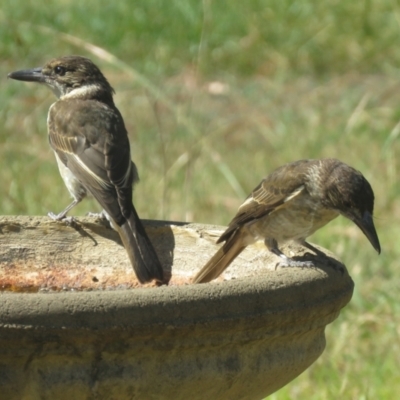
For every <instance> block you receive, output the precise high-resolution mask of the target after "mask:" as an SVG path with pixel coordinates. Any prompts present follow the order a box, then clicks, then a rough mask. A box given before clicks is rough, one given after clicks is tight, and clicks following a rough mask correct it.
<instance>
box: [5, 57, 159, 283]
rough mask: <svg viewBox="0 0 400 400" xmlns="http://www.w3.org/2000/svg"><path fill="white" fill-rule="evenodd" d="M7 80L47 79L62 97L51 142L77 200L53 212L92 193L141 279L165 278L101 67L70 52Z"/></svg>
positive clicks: (53, 112) (52, 115)
mask: <svg viewBox="0 0 400 400" xmlns="http://www.w3.org/2000/svg"><path fill="white" fill-rule="evenodd" d="M9 78H12V79H17V80H21V81H28V82H39V83H43V84H45V85H47V86H49V87H50V89H52V91H53V92H54V93H55V95H56V96H57V97H58V101H56V102H55V103H54V104H53V105H52V106H51V107H50V110H49V115H48V121H47V124H48V133H49V142H50V145H51V147H52V149H53V150H54V152H55V155H56V159H57V163H58V166H59V170H60V174H61V176H62V178H63V180H64V182H65V184H66V186H67V188H68V190H69V192H70V193H71V195H72V197H73V198H74V201H73V202H72V203H71V204H70V205H69V206H68V207H67V208H66V209H65V210H64V211H62V212H61V213H59V214H57V215H55V214H53V213H49V216H50V217H51V218H53V219H55V220H61V219H64V218H65V217H66V215H67V213H68V211H69V210H71V209H72V208H73V207H74V206H75V205H76V204H78V203H79V202H80V201H82V199H83V198H84V197H85V196H86V195H87V192H90V193H91V194H92V195H93V196H94V197H95V199H96V200H97V201H98V202H99V204H100V205H101V206H102V207H103V209H104V211H105V215H106V217H107V218H108V219H109V220H110V222H111V225H112V226H113V227H114V228H115V229H116V230H117V231H118V233H119V234H120V236H121V239H122V242H123V243H124V246H125V248H126V250H127V252H128V255H129V258H130V260H131V263H132V266H133V268H134V270H135V273H136V275H137V278H138V280H139V281H140V282H142V283H143V282H148V281H151V280H152V279H156V280H157V281H160V282H162V281H163V270H162V267H161V264H160V262H159V260H158V258H157V255H156V253H155V251H154V248H153V246H152V244H151V242H150V240H149V238H148V236H147V234H146V232H145V230H144V227H143V225H142V223H141V222H140V219H139V217H138V215H137V212H136V210H135V208H134V206H133V204H132V188H133V184H134V183H135V182H136V181H137V180H138V174H137V170H136V166H135V164H134V163H133V162H132V161H131V157H130V146H129V139H128V133H127V131H126V128H125V124H124V121H123V118H122V116H121V114H120V112H119V111H118V109H117V108H116V107H115V105H114V101H113V92H114V91H113V89H112V87H111V86H110V84H109V83H108V81H107V79H106V78H105V77H104V75H103V74H102V73H101V71H100V70H99V68H98V67H97V66H96V65H95V64H93V62H92V61H90V60H89V59H87V58H85V57H80V56H66V57H60V58H56V59H53V60H51V61H49V62H48V63H47V64H46V65H45V66H44V67H43V68H35V69H31V70H23V71H16V72H12V73H11V74H9Z"/></svg>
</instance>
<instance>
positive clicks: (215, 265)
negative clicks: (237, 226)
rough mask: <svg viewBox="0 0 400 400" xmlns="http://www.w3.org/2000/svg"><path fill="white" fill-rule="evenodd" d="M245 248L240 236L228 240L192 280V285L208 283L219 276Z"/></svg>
mask: <svg viewBox="0 0 400 400" xmlns="http://www.w3.org/2000/svg"><path fill="white" fill-rule="evenodd" d="M245 248H246V246H244V245H243V241H242V240H241V237H240V234H239V235H237V236H236V237H235V236H234V237H231V238H230V239H228V241H227V242H225V243H224V245H223V246H222V247H221V248H220V249H219V250H218V251H217V252H216V253H215V254H214V255H213V256H212V257H211V258H210V260H209V261H208V262H207V264H206V265H205V266H204V267H203V268H202V269H201V270H200V271H199V272H198V273H197V275H196V276H195V277H194V278H193V283H205V282H210V281H212V280H213V279H215V278H217V277H218V276H220V275H221V274H222V272H223V271H225V269H226V268H228V267H229V265H230V264H231V262H232V261H233V260H234V259H235V258H236V257H237V256H238V255H239V254H240V253H241V252H242V251H243V250H244V249H245Z"/></svg>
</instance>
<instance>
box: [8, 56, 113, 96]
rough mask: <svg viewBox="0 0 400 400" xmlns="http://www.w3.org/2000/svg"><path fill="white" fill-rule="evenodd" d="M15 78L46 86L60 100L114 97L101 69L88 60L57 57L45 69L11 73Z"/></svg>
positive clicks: (77, 57)
mask: <svg viewBox="0 0 400 400" xmlns="http://www.w3.org/2000/svg"><path fill="white" fill-rule="evenodd" d="M8 77H9V78H11V79H16V80H19V81H26V82H38V83H43V84H45V85H47V86H49V87H50V89H51V90H52V91H53V92H54V94H55V95H56V96H57V97H58V98H60V97H64V96H69V97H85V96H89V95H93V93H96V92H103V93H108V94H109V95H110V96H112V94H113V92H114V91H113V89H112V87H111V86H110V84H109V83H108V81H107V79H106V78H105V77H104V75H103V74H102V73H101V71H100V69H99V68H98V67H97V66H96V65H95V64H94V63H93V62H92V61H91V60H89V59H88V58H85V57H81V56H65V57H59V58H54V59H53V60H51V61H49V62H48V63H46V64H45V65H44V66H43V67H39V68H33V69H26V70H20V71H15V72H11V73H10V74H8Z"/></svg>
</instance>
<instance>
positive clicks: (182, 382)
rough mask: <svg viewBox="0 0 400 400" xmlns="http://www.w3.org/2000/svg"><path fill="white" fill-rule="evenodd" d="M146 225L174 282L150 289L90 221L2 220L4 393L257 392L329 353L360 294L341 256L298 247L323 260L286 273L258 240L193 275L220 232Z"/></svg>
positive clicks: (221, 395) (173, 395)
mask: <svg viewBox="0 0 400 400" xmlns="http://www.w3.org/2000/svg"><path fill="white" fill-rule="evenodd" d="M145 226H146V230H147V232H148V234H149V236H150V238H151V239H152V241H153V243H154V244H155V247H156V250H157V253H158V254H159V257H160V260H161V261H162V263H163V264H164V268H165V269H166V270H167V271H169V275H170V278H171V279H170V283H169V285H168V286H161V287H156V286H155V285H145V286H140V285H139V284H138V283H137V281H136V279H135V277H134V273H133V271H132V268H131V266H130V263H129V261H128V258H127V255H126V253H125V250H124V249H123V248H122V247H121V244H120V241H119V238H118V235H117V234H116V233H115V232H114V231H113V230H111V229H110V228H108V227H106V226H104V225H102V224H101V223H99V222H96V221H95V220H94V219H92V218H84V219H79V221H78V223H77V224H76V226H73V227H71V226H66V225H65V224H63V223H59V222H53V221H50V220H49V219H47V218H38V217H0V289H1V290H2V292H1V294H0V388H1V396H2V398H4V399H8V400H14V399H18V400H20V399H52V400H53V399H57V400H63V399H68V400H70V399H78V400H79V399H118V400H124V399H168V400H170V399H175V400H177V399H178V400H179V399H185V400H186V399H192V400H193V399H207V398H209V399H218V400H223V399H227V400H228V399H229V400H232V399H246V400H251V399H255V400H259V399H262V398H263V397H265V396H267V395H268V394H271V393H273V392H274V391H276V390H278V389H279V388H281V387H282V386H284V385H286V384H287V383H288V382H290V381H291V380H293V379H294V378H295V377H296V376H298V375H299V374H300V373H301V372H303V371H304V370H305V369H306V368H307V367H309V366H310V365H311V364H312V363H313V362H314V361H315V360H316V359H317V358H318V357H319V356H320V355H321V353H322V352H323V350H324V347H325V336H324V330H325V326H326V325H327V324H329V323H330V322H332V321H333V320H334V319H335V318H337V316H338V315H339V312H340V310H341V308H342V307H344V306H345V305H346V304H347V303H348V302H349V300H350V298H351V295H352V292H353V282H352V280H351V278H350V277H349V275H348V273H347V271H346V269H345V268H344V266H343V265H342V264H341V263H340V262H339V261H337V260H335V259H334V258H333V256H332V255H329V257H321V256H319V257H317V256H314V255H311V254H309V253H306V254H305V255H304V249H302V248H298V247H296V246H293V245H291V246H290V247H286V248H283V250H284V251H285V253H286V254H288V255H291V254H292V255H293V254H294V255H296V256H302V255H304V257H305V258H307V259H312V260H313V261H314V263H315V265H316V267H315V268H303V269H301V268H283V269H277V270H275V264H276V262H277V259H276V258H275V256H272V255H270V254H269V253H268V252H266V251H265V249H264V247H263V246H262V245H259V244H256V245H254V246H249V247H248V248H247V249H246V250H245V251H244V252H243V253H242V254H241V255H240V256H239V257H238V258H237V259H236V260H235V261H234V263H233V264H232V265H231V266H230V267H229V268H228V269H227V270H226V271H225V273H224V275H223V276H222V277H220V278H219V279H217V280H216V281H214V282H211V283H207V284H200V285H193V284H190V278H191V277H192V276H194V274H195V273H196V272H197V271H198V270H199V268H201V266H202V265H203V264H204V263H205V262H206V261H207V260H208V258H209V257H210V256H211V255H212V254H213V252H214V251H215V250H216V248H217V246H216V245H215V244H214V242H215V239H216V238H217V237H218V235H219V234H220V233H222V229H221V228H218V227H215V226H204V225H198V224H186V225H185V224H180V223H167V222H156V221H152V222H145ZM307 251H308V250H307Z"/></svg>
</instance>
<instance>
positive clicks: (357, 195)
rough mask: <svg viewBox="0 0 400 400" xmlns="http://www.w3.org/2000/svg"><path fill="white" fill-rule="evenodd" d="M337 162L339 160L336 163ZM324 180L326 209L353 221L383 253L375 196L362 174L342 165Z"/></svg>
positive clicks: (331, 170) (339, 164)
mask: <svg viewBox="0 0 400 400" xmlns="http://www.w3.org/2000/svg"><path fill="white" fill-rule="evenodd" d="M335 161H337V160H335ZM326 174H327V176H326V177H325V185H324V186H325V191H324V192H325V196H324V202H325V205H326V206H327V207H329V208H334V209H335V210H337V211H338V212H339V213H340V214H341V215H343V216H344V217H346V218H348V219H350V220H351V221H353V222H354V223H355V224H356V225H357V226H358V227H359V228H360V229H361V231H362V232H363V233H364V235H365V236H366V237H367V238H368V240H369V241H370V243H371V245H372V246H373V247H374V249H375V250H376V251H377V252H378V253H380V252H381V246H380V243H379V238H378V235H377V233H376V229H375V225H374V221H373V211H374V192H373V190H372V187H371V185H370V184H369V182H368V181H367V180H366V179H365V178H364V176H363V175H362V174H361V172H359V171H357V170H355V169H354V168H352V167H350V166H349V165H347V164H344V163H342V162H340V161H337V163H334V164H332V165H331V166H329V168H327V172H326Z"/></svg>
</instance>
